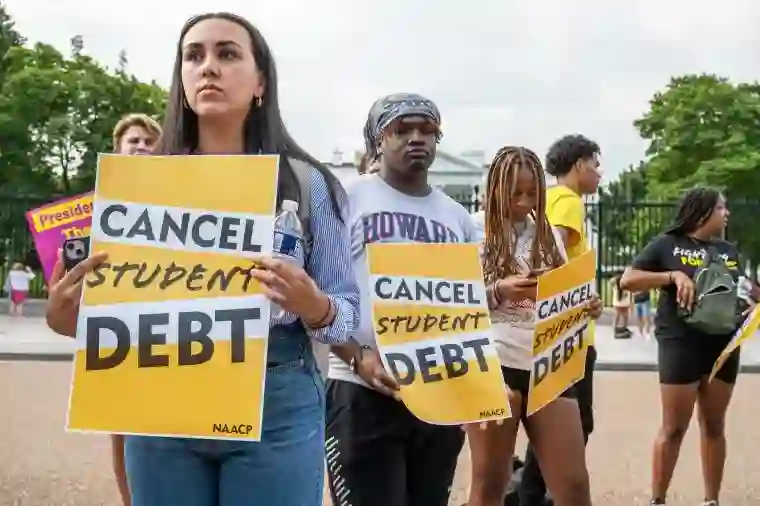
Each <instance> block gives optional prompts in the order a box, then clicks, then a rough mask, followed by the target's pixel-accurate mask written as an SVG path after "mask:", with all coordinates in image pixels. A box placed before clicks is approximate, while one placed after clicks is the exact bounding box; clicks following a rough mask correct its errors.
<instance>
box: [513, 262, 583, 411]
mask: <svg viewBox="0 0 760 506" xmlns="http://www.w3.org/2000/svg"><path fill="white" fill-rule="evenodd" d="M590 253H591V254H590ZM592 254H593V252H589V253H586V254H584V255H582V256H581V257H579V258H578V259H577V260H575V261H574V262H572V263H570V264H567V265H565V266H563V267H561V268H559V269H556V270H554V271H551V272H549V273H547V274H545V275H543V276H541V277H540V278H539V284H538V300H537V302H536V327H535V330H534V334H533V367H532V370H531V383H530V393H529V395H528V413H529V414H532V413H535V412H536V411H538V410H539V409H541V408H542V407H544V406H546V405H547V404H549V403H550V402H552V401H553V400H554V399H556V398H557V397H559V396H560V395H562V393H563V392H564V391H565V390H567V389H568V388H570V387H572V386H573V385H574V384H575V383H576V382H577V381H579V380H580V379H581V378H582V377H583V374H584V367H585V363H586V350H587V347H588V342H589V336H588V335H587V334H588V323H589V313H588V304H589V302H590V301H591V300H592V298H593V297H594V295H595V292H594V284H595V281H594V273H595V268H596V266H595V261H594V257H593V255H592Z"/></svg>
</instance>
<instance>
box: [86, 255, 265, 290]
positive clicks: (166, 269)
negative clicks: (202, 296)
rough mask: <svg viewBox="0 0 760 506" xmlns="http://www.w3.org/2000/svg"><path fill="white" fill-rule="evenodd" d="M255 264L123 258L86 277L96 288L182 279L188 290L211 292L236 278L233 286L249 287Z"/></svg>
mask: <svg viewBox="0 0 760 506" xmlns="http://www.w3.org/2000/svg"><path fill="white" fill-rule="evenodd" d="M253 268H255V265H254V264H253V263H251V266H250V267H239V266H233V267H230V268H229V269H214V270H209V269H208V268H207V267H204V266H203V264H193V265H188V266H182V265H178V264H177V263H176V262H172V263H171V264H168V265H158V264H156V265H151V264H148V262H140V263H131V262H123V263H120V264H111V263H109V262H105V263H103V264H101V265H99V266H98V267H96V268H95V270H94V271H93V273H92V276H91V277H89V278H88V279H87V286H88V287H89V288H96V287H98V286H102V285H106V284H108V285H110V286H111V287H113V288H119V287H121V286H125V285H126V286H132V287H134V288H147V287H149V286H151V285H156V286H158V288H159V289H160V290H166V289H167V288H169V287H170V286H172V285H174V284H176V283H180V282H182V283H183V285H184V287H185V289H186V290H187V291H189V292H200V291H206V292H210V291H212V290H215V289H216V288H217V286H218V287H219V290H220V291H222V292H226V291H227V289H228V288H229V287H230V285H231V284H232V282H233V281H234V282H235V283H236V284H235V285H233V286H237V287H240V288H241V289H242V290H243V291H247V290H248V287H249V286H250V284H251V281H253V276H252V275H251V269H253Z"/></svg>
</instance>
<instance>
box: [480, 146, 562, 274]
mask: <svg viewBox="0 0 760 506" xmlns="http://www.w3.org/2000/svg"><path fill="white" fill-rule="evenodd" d="M521 169H527V170H529V171H530V172H531V174H533V178H534V180H535V183H536V189H537V191H538V200H537V204H536V208H535V209H534V210H533V211H532V212H531V218H533V221H534V223H535V225H536V234H535V236H534V237H533V245H532V247H531V254H530V258H531V265H530V267H532V268H534V269H540V268H541V267H543V266H550V267H552V268H555V267H559V266H560V265H562V263H563V259H562V255H561V254H560V252H559V248H558V247H557V243H556V241H555V239H554V233H553V232H552V228H551V225H550V224H549V220H548V219H547V218H546V179H545V177H544V169H543V167H542V166H541V161H540V160H539V158H538V156H536V154H535V153H534V152H533V151H531V150H529V149H527V148H523V147H515V146H507V147H504V148H502V149H500V150H499V152H498V153H496V156H495V157H494V159H493V161H492V162H491V166H490V167H489V168H488V180H487V184H486V189H485V192H484V193H485V197H486V202H485V240H484V241H483V271H484V274H485V280H486V283H492V282H494V281H496V280H498V279H504V278H505V277H507V276H510V275H515V274H518V273H519V269H518V265H517V258H516V257H515V253H516V246H517V233H516V231H515V223H514V221H513V218H512V216H511V213H512V211H511V209H512V197H513V196H514V192H515V187H516V185H517V175H518V173H519V172H520V170H521Z"/></svg>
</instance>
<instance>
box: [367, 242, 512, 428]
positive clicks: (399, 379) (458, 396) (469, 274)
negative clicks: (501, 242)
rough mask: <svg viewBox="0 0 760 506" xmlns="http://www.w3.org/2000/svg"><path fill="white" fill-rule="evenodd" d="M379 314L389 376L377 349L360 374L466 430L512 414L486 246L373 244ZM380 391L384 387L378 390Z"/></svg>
mask: <svg viewBox="0 0 760 506" xmlns="http://www.w3.org/2000/svg"><path fill="white" fill-rule="evenodd" d="M367 249H368V263H369V272H370V276H371V281H370V286H371V288H372V294H371V297H372V301H373V302H372V316H373V322H374V329H375V335H376V339H377V344H378V347H379V355H380V357H381V359H382V361H383V364H384V365H385V369H386V370H387V372H388V374H389V375H390V376H391V377H392V379H393V380H394V381H388V380H390V378H387V379H385V378H384V377H383V374H382V372H381V370H380V368H379V367H378V364H377V363H376V362H374V360H375V359H374V357H373V355H372V353H373V352H372V351H371V350H367V351H366V353H364V354H363V355H364V356H363V357H362V358H361V361H360V362H359V366H358V368H357V371H358V372H359V374H360V375H362V377H363V379H364V380H365V381H367V382H368V383H370V384H373V382H379V383H381V384H382V388H381V390H384V391H385V392H386V393H389V394H393V389H394V387H395V385H394V383H395V384H398V385H399V387H400V390H399V391H398V397H399V398H400V399H401V400H402V401H403V402H404V403H405V404H406V406H407V407H408V408H409V410H410V411H411V412H412V413H413V414H414V415H415V416H417V417H418V418H419V419H421V420H423V421H426V422H429V423H434V424H438V425H459V424H463V423H472V422H478V421H485V420H496V419H501V418H506V417H509V416H511V414H510V411H509V404H508V402H507V395H506V389H505V387H504V383H503V381H502V378H501V371H500V365H499V360H498V357H497V354H496V351H495V349H494V347H493V344H492V343H491V338H490V319H489V315H488V307H487V305H486V296H485V295H486V294H485V286H484V284H483V273H482V268H481V264H480V258H479V252H478V246H477V245H474V244H372V245H369V246H368V248H367ZM373 386H376V387H377V385H373Z"/></svg>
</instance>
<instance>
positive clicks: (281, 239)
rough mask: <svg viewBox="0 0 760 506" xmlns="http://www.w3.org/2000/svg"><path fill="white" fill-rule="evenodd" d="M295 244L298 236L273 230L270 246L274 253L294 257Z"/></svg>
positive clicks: (296, 244)
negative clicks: (272, 239) (271, 245)
mask: <svg viewBox="0 0 760 506" xmlns="http://www.w3.org/2000/svg"><path fill="white" fill-rule="evenodd" d="M297 246H298V237H296V236H294V235H291V234H283V233H282V232H278V231H276V230H275V232H274V246H273V248H272V250H273V251H274V252H275V253H279V254H282V255H288V256H291V257H295V256H296V247H297Z"/></svg>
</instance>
